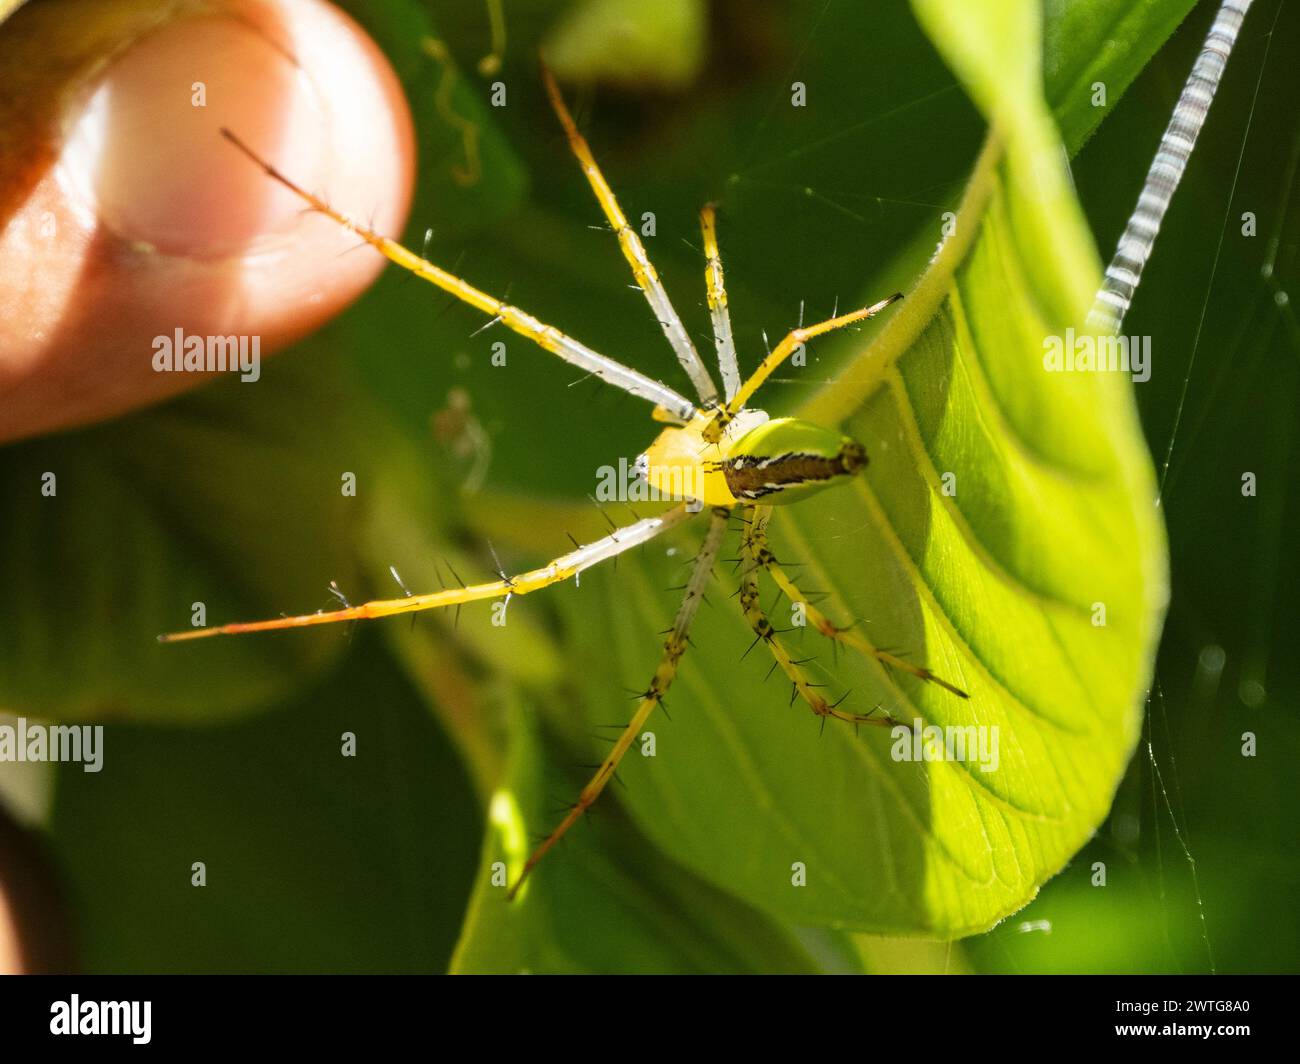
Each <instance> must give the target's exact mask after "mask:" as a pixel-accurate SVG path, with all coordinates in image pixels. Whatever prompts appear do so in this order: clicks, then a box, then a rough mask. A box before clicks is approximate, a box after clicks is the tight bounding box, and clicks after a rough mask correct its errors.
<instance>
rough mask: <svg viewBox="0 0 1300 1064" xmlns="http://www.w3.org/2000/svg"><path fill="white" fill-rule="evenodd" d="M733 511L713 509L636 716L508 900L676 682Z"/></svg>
mask: <svg viewBox="0 0 1300 1064" xmlns="http://www.w3.org/2000/svg"><path fill="white" fill-rule="evenodd" d="M730 513H731V511H730V510H729V509H724V508H718V509H715V510H714V511H713V520H712V522H711V523H710V525H709V530H708V532H707V533H705V536H704V543H703V545H702V546H701V547H700V552H699V554H697V555H696V557H695V564H694V566H693V567H692V569H691V575H690V579H689V580H687V582H686V595H685V597H684V598H683V599H682V604H681V605H680V606H679V607H678V608H677V617H676V618H675V619H674V621H673V626H672V629H671V630H670V631H669V633H668V638H667V639H666V640H664V649H663V656H662V657H661V658H660V659H659V667H658V668H657V669H655V674H654V678H653V679H652V680H651V681H650V686H649V687H648V688H646V691H645V693H644V694H643V695H642V696H641V698H640V700H639V702H638V703H637V707H636V712H635V713H633V714H632V719H631V720H630V721H629V722H628V725H627V727H626V728H624V729H623V732H622V734H620V735H619V737H618V739H617V740H616V741H615V742H614V747H613V749H611V750H610V752H609V753H608V754H607V755H606V757H605V760H604V761H602V762H601V763H600V767H599V768H597V769H596V774H595V775H594V776H592V777H591V779H590V780H589V781H588V782H587V785H586V786H585V787H583V788H582V791H581V793H580V794H579V795H578V800H577V801H576V802H574V803H573V805H572V806H570V808H569V811H568V813H567V814H566V815H565V817H564V819H563V820H561V821H560V823H559V825H558V826H557V827H556V828H555V829H554V830H553V831H552V832H551V833H550V834H549V835H547V836H546V838H545V839H543V840H542V842H541V843H540V844H539V845H538V847H537V849H535V850H534V851H533V853H532V855H531V856H530V857H529V858H528V861H527V863H526V864H525V865H524V867H523V870H522V871H521V872H520V873H519V878H518V879H517V880H515V883H514V886H512V887H511V888H510V891H509V893H508V894H507V895H506V897H507V898H508V899H509V900H511V901H513V900H514V898H515V895H516V894H518V893H519V888H520V887H521V886H522V885H523V882H524V880H525V879H527V878H528V874H529V873H530V872H531V871H532V870H533V869H534V868H536V867H537V864H538V862H539V861H541V859H542V858H543V857H545V856H546V854H547V853H548V852H549V851H550V849H551V847H552V846H554V845H555V844H556V843H557V842H559V841H560V839H561V838H563V836H564V834H565V833H566V832H567V831H568V830H569V829H570V828H571V827H573V825H574V824H576V823H577V822H578V819H579V818H580V817H581V816H582V815H583V813H585V812H586V811H587V810H588V809H590V808H591V806H592V804H593V803H594V802H595V801H596V799H597V798H599V797H600V792H601V791H603V790H604V789H605V785H606V784H607V783H609V781H610V780H611V779H613V777H614V773H615V771H616V770H617V769H618V765H619V762H620V761H622V760H623V755H624V754H626V753H627V752H628V749H629V748H630V747H631V746H632V744H633V743H634V742H635V741H636V737H637V733H638V732H639V731H640V730H641V728H642V726H643V725H644V724H645V722H646V721H647V720H648V719H649V717H650V714H651V713H653V712H654V711H655V707H657V706H658V705H660V704H661V703H662V701H663V697H664V695H665V694H667V692H668V688H669V687H671V686H672V682H673V680H674V679H675V678H676V676H677V665H678V662H680V661H681V658H682V655H683V654H685V653H686V645H687V635H688V632H689V631H690V627H691V622H692V621H693V620H694V619H695V614H696V613H697V612H698V611H699V608H700V601H701V600H702V599H703V598H704V589H705V586H706V585H707V584H708V581H709V576H710V574H711V573H712V572H713V563H714V561H716V560H717V557H718V550H719V548H720V547H721V546H722V535H723V533H724V532H725V531H726V529H727V518H728V517H729V516H730Z"/></svg>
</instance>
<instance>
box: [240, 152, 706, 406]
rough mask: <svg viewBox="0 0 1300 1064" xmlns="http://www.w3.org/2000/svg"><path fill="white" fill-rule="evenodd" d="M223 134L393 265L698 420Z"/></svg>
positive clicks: (637, 378) (653, 387) (661, 387)
mask: <svg viewBox="0 0 1300 1064" xmlns="http://www.w3.org/2000/svg"><path fill="white" fill-rule="evenodd" d="M221 135H222V136H223V137H225V138H226V139H227V140H228V141H230V142H231V143H232V144H233V145H234V146H235V147H236V148H238V149H239V150H240V151H242V152H243V153H244V154H245V155H247V156H248V157H249V158H250V159H252V160H253V162H255V163H256V164H257V165H258V166H260V167H261V168H262V169H263V170H264V171H265V172H266V174H267V175H268V176H269V177H271V178H273V179H275V180H276V181H278V182H279V183H280V184H282V185H283V186H284V187H285V188H287V189H289V191H290V192H292V193H294V195H296V196H298V197H299V198H300V199H302V200H305V201H306V202H307V203H308V204H310V205H311V206H312V207H313V208H314V209H315V210H317V211H319V212H320V213H321V214H323V215H325V216H326V217H327V218H330V219H332V220H333V221H335V222H337V223H338V224H339V225H341V226H343V228H345V229H347V230H349V231H351V232H353V233H355V234H356V235H357V236H359V237H360V238H361V239H362V240H364V241H365V242H366V243H367V244H369V245H370V246H371V247H373V248H374V249H375V250H377V251H378V252H379V253H380V254H381V255H383V256H384V258H386V259H388V260H389V261H390V262H394V263H396V264H397V265H398V266H400V267H402V269H404V270H409V271H410V272H411V273H413V274H415V275H416V276H417V277H422V278H424V280H426V281H429V282H430V283H431V284H434V285H437V287H439V288H441V289H442V290H443V291H444V292H448V293H450V294H451V295H453V296H455V297H456V298H457V299H459V300H460V301H461V302H463V303H468V304H469V305H470V306H471V307H475V308H477V309H478V310H481V311H482V312H483V313H484V314H487V315H489V316H491V318H492V319H493V320H494V321H500V322H501V323H502V324H503V325H505V326H506V327H507V328H509V329H513V330H514V331H515V332H517V333H519V334H520V335H521V336H526V337H528V339H530V340H532V341H533V343H535V344H537V346H538V347H541V348H542V349H544V350H546V351H549V352H551V354H553V355H558V356H559V357H560V358H562V359H564V361H565V362H568V363H569V364H570V365H573V366H577V367H578V368H579V369H582V370H584V371H586V372H587V373H590V374H591V375H592V376H594V377H597V378H599V379H600V380H602V381H604V382H605V383H606V384H612V385H613V386H614V387H615V388H619V389H621V390H623V391H625V392H627V393H628V394H629V395H634V396H636V397H637V398H638V399H644V400H646V401H647V402H651V403H654V404H655V406H656V407H660V408H662V409H663V410H664V411H665V412H667V413H669V414H671V416H672V417H673V418H675V419H678V420H681V421H689V420H690V419H691V417H692V416H693V415H694V413H695V404H694V403H692V402H691V401H690V400H689V399H687V398H686V397H685V396H683V395H679V394H678V393H677V392H676V391H674V390H673V389H672V388H669V387H668V386H667V385H666V384H663V383H661V382H660V381H656V380H651V379H650V378H649V377H647V376H646V375H645V374H643V373H638V372H637V371H636V370H634V369H631V368H629V367H627V366H624V365H623V364H622V363H620V362H616V361H615V360H614V359H612V358H609V357H608V356H606V355H602V354H599V353H597V352H595V351H593V350H592V349H591V348H589V347H587V346H586V345H585V344H581V343H579V342H578V341H577V340H575V339H573V338H572V337H571V336H566V335H565V334H564V333H562V332H560V330H559V329H557V328H555V326H553V325H547V324H545V323H544V322H541V321H538V320H537V319H536V318H534V317H533V316H532V315H531V314H528V313H526V312H524V311H522V310H520V309H519V308H518V307H513V306H511V305H510V304H508V303H505V302H502V301H501V300H499V299H497V298H495V297H494V296H490V295H488V294H487V293H486V292H482V291H480V290H479V289H477V288H475V287H474V286H473V285H471V284H470V283H469V282H468V281H463V280H461V279H460V278H459V277H457V276H456V275H455V274H453V273H448V272H447V271H446V270H444V269H442V268H441V267H439V266H435V265H434V264H433V263H431V262H429V261H428V260H427V259H423V258H421V257H420V256H419V255H417V254H416V253H415V252H413V251H411V250H410V249H408V248H405V247H403V246H402V245H401V244H399V243H397V241H395V240H390V239H389V238H388V237H386V236H382V235H380V234H379V233H376V232H375V231H374V230H373V229H370V228H369V227H367V226H365V225H362V224H361V223H359V222H357V221H355V220H354V219H352V218H349V217H348V216H347V215H346V214H343V213H342V212H341V211H339V210H337V209H335V208H334V207H331V206H330V205H329V203H327V202H326V201H325V200H323V199H321V198H320V197H319V196H317V195H314V194H313V193H311V192H308V191H307V190H306V189H304V188H302V187H301V186H299V185H296V184H294V182H293V181H291V180H289V178H287V177H286V176H285V175H284V174H282V173H281V172H280V171H279V170H277V169H276V168H275V167H274V166H272V165H271V164H270V163H269V162H267V161H266V160H265V159H263V158H262V157H261V156H260V155H258V154H257V152H255V151H254V150H253V149H252V148H250V147H249V146H248V145H247V144H245V143H244V142H243V141H242V140H240V139H239V138H238V137H237V136H235V134H233V133H232V132H230V130H228V129H222V131H221Z"/></svg>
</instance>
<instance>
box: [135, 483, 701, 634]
mask: <svg viewBox="0 0 1300 1064" xmlns="http://www.w3.org/2000/svg"><path fill="white" fill-rule="evenodd" d="M694 516H695V514H694V513H693V512H692V511H690V510H689V509H688V508H687V505H686V504H685V503H683V504H681V505H680V506H675V507H673V509H671V510H668V511H666V512H664V513H662V514H659V515H657V516H655V517H647V518H643V519H642V520H640V521H637V522H636V523H635V524H631V525H626V526H624V527H623V528H619V529H617V530H615V531H614V532H611V533H610V534H609V535H608V536H605V537H604V538H603V539H598V540H595V541H594V542H592V543H588V544H585V545H584V546H580V547H578V549H577V550H572V551H570V552H569V553H568V554H564V555H561V556H560V557H559V558H556V559H555V560H554V561H552V562H549V563H548V564H546V565H544V566H542V567H541V568H540V569H532V570H530V571H528V572H526V573H521V574H519V575H518V576H503V577H502V578H501V579H499V580H492V581H489V582H488V583H485V584H470V585H469V586H468V587H466V586H461V587H453V588H446V589H444V590H442V591H435V592H432V593H430V594H426V595H408V596H406V597H403V598H399V599H377V600H375V601H373V602H365V603H362V604H361V605H360V606H347V607H345V608H343V609H341V610H330V611H328V612H323V613H304V614H302V615H300V616H297V617H275V618H272V619H270V620H265V621H244V622H241V623H237V624H223V625H221V626H219V627H216V628H195V629H193V630H192V631H186V632H172V633H171V634H169V635H160V636H159V637H158V641H159V642H160V643H180V642H184V641H186V640H191V639H205V638H207V637H208V636H214V635H241V634H244V633H247V632H270V631H275V630H276V629H280V628H304V627H307V626H309V625H316V624H336V623H338V622H339V621H357V620H367V619H370V618H373V617H391V616H393V615H395V614H399V613H416V612H419V611H420V610H433V609H439V608H441V607H445V606H459V605H461V604H463V603H466V602H477V601H481V600H483V599H494V598H503V597H506V596H509V595H527V594H528V593H529V592H530V591H538V590H540V589H541V588H544V587H550V586H551V585H552V584H558V583H559V582H560V581H562V580H567V579H569V577H571V576H577V575H578V574H579V573H581V572H584V571H585V570H587V569H590V568H591V567H592V566H593V565H598V564H599V563H601V562H603V561H606V560H607V559H609V558H614V557H617V556H618V555H620V554H622V553H623V552H624V551H627V550H631V549H632V548H633V547H637V546H640V545H641V544H643V543H648V542H649V541H650V540H652V539H654V538H655V537H656V536H659V535H661V534H663V533H664V532H667V531H668V530H669V529H670V528H674V527H676V526H677V525H679V524H681V523H682V522H684V521H688V520H690V518H692V517H694Z"/></svg>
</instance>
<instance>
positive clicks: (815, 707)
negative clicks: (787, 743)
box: [740, 536, 898, 728]
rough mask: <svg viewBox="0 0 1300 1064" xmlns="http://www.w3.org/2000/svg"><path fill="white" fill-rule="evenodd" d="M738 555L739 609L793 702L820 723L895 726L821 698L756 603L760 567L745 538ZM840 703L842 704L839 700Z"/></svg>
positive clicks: (888, 718)
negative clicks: (777, 669) (741, 564)
mask: <svg viewBox="0 0 1300 1064" xmlns="http://www.w3.org/2000/svg"><path fill="white" fill-rule="evenodd" d="M741 551H742V553H743V554H744V556H745V560H746V562H747V563H748V567H747V568H746V570H745V572H744V573H743V574H742V575H741V578H740V608H741V609H742V610H743V611H744V613H745V619H746V620H748V621H749V624H750V627H751V628H753V629H754V636H755V641H756V642H760V643H763V644H764V645H765V646H766V647H767V649H768V651H769V652H770V653H771V655H772V657H773V659H774V665H777V666H780V668H781V671H782V672H783V673H785V676H786V679H787V680H789V681H790V684H791V688H792V694H791V699H792V700H793V698H794V695H796V694H797V695H798V696H799V697H800V698H802V699H803V700H804V702H805V703H807V705H808V708H809V709H811V710H812V711H813V713H815V714H816V715H817V716H819V717H821V718H822V720H823V722H825V719H826V718H827V717H834V718H835V719H836V720H843V721H847V722H848V723H850V724H855V725H856V724H874V725H878V726H880V727H890V728H892V727H893V726H894V725H896V724H897V723H898V721H896V720H894V718H893V717H891V716H889V715H888V714H886V713H880V714H873V713H851V712H849V711H848V710H846V709H840V708H839V702H828V701H827V700H826V698H825V697H824V696H823V695H822V693H821V690H820V685H819V684H815V683H813V682H812V680H811V679H810V678H809V676H808V673H807V672H806V671H805V669H804V668H803V662H800V661H796V660H795V659H794V658H793V657H792V656H791V655H790V652H789V650H787V649H786V646H785V644H784V643H783V642H782V641H781V636H780V634H779V633H778V632H777V630H776V628H774V627H773V625H772V622H771V620H770V619H769V618H768V616H767V614H766V613H765V612H764V611H763V607H762V605H761V603H760V602H759V589H758V571H759V569H761V568H762V564H761V563H760V562H759V561H758V559H757V558H756V557H755V556H754V553H753V548H752V545H751V543H750V539H749V537H748V536H746V537H745V541H744V543H742V545H741ZM840 701H843V699H841V700H840Z"/></svg>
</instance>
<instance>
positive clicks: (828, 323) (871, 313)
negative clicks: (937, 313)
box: [705, 292, 903, 442]
mask: <svg viewBox="0 0 1300 1064" xmlns="http://www.w3.org/2000/svg"><path fill="white" fill-rule="evenodd" d="M902 298H903V294H902V293H901V292H895V293H894V294H893V295H892V296H890V297H889V298H887V299H882V300H881V301H880V302H879V303H873V304H872V305H871V306H869V307H863V308H862V309H861V310H855V311H853V312H852V313H850V314H841V315H840V316H839V317H836V318H827V319H826V320H825V321H819V322H817V324H815V325H801V326H799V328H797V329H792V330H790V332H788V333H786V335H785V339H783V340H782V341H781V342H780V343H779V344H777V345H776V346H775V347H774V348H772V350H771V352H770V353H769V354H768V356H767V357H766V358H764V359H763V361H762V362H760V363H759V366H758V369H756V370H754V372H753V373H751V374H750V376H749V378H748V379H747V380H746V381H745V383H744V384H742V385H741V386H740V388H739V389H738V390H737V392H736V394H735V395H733V396H732V397H731V398H730V399H729V400H728V401H727V405H726V406H725V407H724V408H723V409H722V410H720V411H719V412H718V416H717V418H716V419H715V420H714V423H713V425H711V426H710V428H711V429H712V432H711V433H708V432H706V434H705V438H706V439H708V438H709V436H710V435H712V436H713V439H711V440H710V442H716V440H718V439H721V436H722V429H723V428H724V427H725V426H726V424H727V422H728V421H730V419H731V418H733V417H735V415H736V414H738V413H739V412H740V411H741V410H742V409H743V408H744V406H745V404H746V403H747V402H748V401H749V398H750V396H752V395H753V394H754V393H755V392H756V391H758V389H759V387H760V386H761V385H762V384H763V382H764V381H766V380H767V378H768V377H770V376H771V375H772V373H773V372H774V371H775V370H776V369H777V367H778V366H780V365H781V363H782V362H784V361H785V360H786V359H787V358H789V357H790V356H791V355H792V354H794V352H795V350H796V349H797V348H798V347H799V345H800V344H802V343H804V342H806V341H808V340H811V339H812V338H813V337H815V336H821V335H822V334H823V333H828V332H833V331H834V330H836V329H842V328H844V327H845V326H846V325H853V324H855V323H856V322H859V321H866V320H867V319H868V318H874V317H875V316H876V315H877V314H879V313H880V312H881V311H882V310H884V309H885V308H886V307H887V306H889V305H890V304H891V303H897V302H898V301H899V300H900V299H902Z"/></svg>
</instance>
